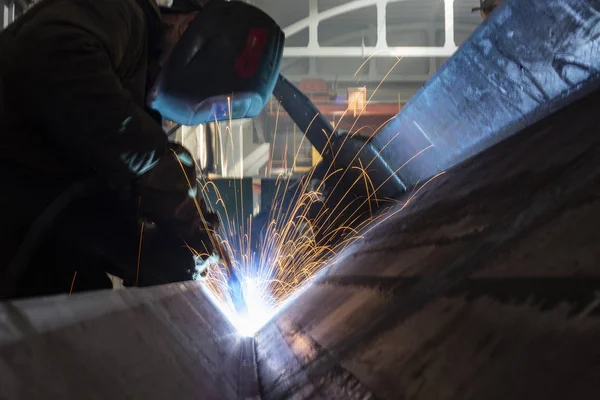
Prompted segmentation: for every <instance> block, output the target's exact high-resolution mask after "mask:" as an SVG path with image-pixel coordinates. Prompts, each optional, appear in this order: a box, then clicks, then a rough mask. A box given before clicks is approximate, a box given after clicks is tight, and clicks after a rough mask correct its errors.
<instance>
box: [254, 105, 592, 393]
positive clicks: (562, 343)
mask: <svg viewBox="0 0 600 400" xmlns="http://www.w3.org/2000/svg"><path fill="white" fill-rule="evenodd" d="M598 105H600V94H599V93H595V94H593V95H591V96H588V97H586V98H584V99H582V100H580V101H578V102H576V103H574V104H572V105H571V106H569V107H567V108H565V109H564V110H561V111H560V112H558V113H556V114H554V115H552V116H550V117H548V118H546V119H545V120H544V121H541V122H540V123H537V124H534V125H533V126H531V127H530V128H528V129H525V130H524V131H522V132H520V133H519V134H517V135H515V136H513V137H511V138H509V139H507V140H505V141H504V142H502V143H500V144H498V145H496V146H493V147H491V148H489V149H487V150H486V151H484V152H482V153H481V154H480V155H478V156H476V157H474V158H472V159H470V160H469V161H468V162H465V163H462V164H460V165H458V166H456V167H454V168H452V169H450V170H448V171H446V172H445V173H444V174H442V175H439V176H437V177H436V178H435V179H433V180H430V181H429V182H423V183H421V184H420V185H419V186H418V187H417V188H416V190H415V193H416V194H413V195H412V197H410V198H409V196H411V195H410V194H407V195H405V197H404V198H402V199H401V201H402V200H403V201H404V202H405V203H404V204H403V205H398V206H397V208H396V209H395V210H394V211H393V213H392V215H391V217H390V218H389V219H388V220H386V221H385V222H383V223H382V224H380V225H379V226H378V227H377V228H376V229H373V230H371V231H370V232H368V233H365V234H364V238H363V240H360V241H357V242H356V243H355V244H354V245H353V246H352V247H351V248H349V249H348V250H347V251H346V252H345V253H343V254H340V255H339V257H338V259H337V260H335V262H334V264H332V265H331V267H330V268H329V269H328V270H327V271H325V272H324V273H323V274H322V275H321V277H320V278H319V279H318V280H317V281H316V282H315V283H314V284H313V285H312V286H311V287H309V288H307V289H306V291H305V292H304V293H303V294H302V297H301V300H300V301H296V302H294V303H292V304H291V305H290V306H289V307H288V308H286V309H285V310H284V311H282V312H281V313H280V314H279V315H278V316H277V317H276V318H275V320H274V321H273V322H272V323H271V324H270V325H269V326H268V327H266V328H265V329H264V330H263V331H261V332H260V333H259V335H258V337H257V342H258V344H259V349H260V351H259V353H258V365H259V375H260V376H261V381H262V383H263V388H264V389H266V390H267V392H268V393H272V394H277V395H275V396H273V397H270V398H274V399H284V398H311V397H310V396H308V397H307V396H305V395H304V392H303V390H308V389H306V388H310V390H315V389H313V388H319V387H327V388H338V389H339V384H338V382H343V384H342V387H343V388H345V389H346V390H347V392H346V393H345V394H344V395H329V396H326V398H339V399H343V398H352V397H349V395H348V393H352V391H351V388H355V387H357V386H356V385H355V382H358V383H360V386H359V388H360V390H359V393H360V396H359V397H358V398H368V397H373V398H380V399H390V400H392V399H398V398H405V399H440V398H444V399H464V398H476V399H507V398H510V399H557V400H558V399H563V398H567V397H568V398H588V397H590V396H592V397H593V396H594V393H598V392H599V391H600V383H599V382H598V380H597V379H596V377H597V376H599V375H600V369H599V368H600V367H599V366H598V363H597V360H598V357H600V350H599V349H598V348H597V346H596V345H595V343H596V342H597V340H598V339H600V319H599V318H598V317H599V316H600V297H599V294H600V269H599V267H598V266H599V264H598V261H599V260H600V246H598V243H599V242H598V240H599V239H598V235H597V226H598V224H599V223H600V196H599V195H598V193H600V137H598V135H596V134H595V133H594V132H596V130H597V126H598V124H599V123H600V116H599V115H598V113H597V112H596V110H597V107H598ZM567 133H568V134H567ZM273 326H276V327H277V330H278V331H279V332H280V333H279V335H280V336H281V337H282V338H284V339H283V340H281V339H280V340H274V339H273V338H274V337H277V331H275V330H274V327H273ZM289 352H291V353H292V354H293V355H294V359H295V360H296V364H294V363H290V364H288V365H289V369H288V370H286V371H285V373H284V374H283V376H281V375H279V376H278V378H277V379H274V378H273V377H272V374H273V371H272V369H271V368H270V367H269V365H270V364H269V362H270V361H269V360H271V358H269V359H267V356H268V355H272V354H289ZM294 365H295V366H294ZM332 371H338V373H337V374H336V373H333V372H332ZM340 374H341V375H342V376H345V377H346V379H339V376H340ZM361 390H362V391H361ZM338 393H340V391H338ZM294 396H297V397H294Z"/></svg>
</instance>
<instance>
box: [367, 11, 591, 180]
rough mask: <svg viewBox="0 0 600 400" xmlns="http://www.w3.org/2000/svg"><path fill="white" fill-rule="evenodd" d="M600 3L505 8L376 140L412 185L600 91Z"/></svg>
mask: <svg viewBox="0 0 600 400" xmlns="http://www.w3.org/2000/svg"><path fill="white" fill-rule="evenodd" d="M599 71H600V2H598V1H585V0H520V1H504V2H503V3H502V4H501V6H499V7H498V8H497V9H496V11H494V13H492V15H491V16H490V17H489V18H488V19H487V20H486V21H485V22H484V23H483V24H482V25H481V26H480V27H479V28H478V29H477V30H476V31H475V32H474V33H473V34H472V36H471V37H470V38H469V39H468V40H467V41H466V42H465V43H464V44H463V45H461V47H460V48H459V50H458V51H457V52H456V53H455V54H454V56H453V57H452V58H450V59H449V60H448V61H447V62H446V63H445V64H444V65H443V66H442V67H441V68H440V70H439V71H438V72H437V73H436V74H435V76H434V77H432V78H431V79H430V80H429V81H428V82H427V83H426V84H425V86H424V87H423V88H422V90H421V91H420V92H419V93H417V94H416V95H415V96H414V97H413V98H412V99H411V100H410V102H409V103H408V104H407V105H406V106H405V107H404V108H403V109H402V111H401V112H400V114H399V115H398V116H397V117H396V118H395V119H394V120H392V121H391V122H390V123H389V124H388V125H387V126H386V127H385V128H383V129H382V131H381V132H380V133H379V134H378V136H377V137H376V139H375V146H376V147H377V148H379V149H380V150H381V149H383V151H382V155H383V158H384V159H385V160H386V161H387V162H388V163H390V165H391V167H392V169H393V170H396V169H400V167H402V166H403V164H404V163H406V162H407V161H408V160H410V159H411V158H412V157H413V156H414V155H415V154H417V153H419V152H420V151H422V150H423V149H427V150H426V151H425V152H424V153H423V154H422V155H420V156H419V157H417V158H415V159H414V160H412V161H410V162H409V163H408V164H407V165H406V166H404V167H402V168H401V169H400V170H399V171H398V173H399V175H400V177H401V179H402V180H403V181H404V182H405V183H407V184H408V185H409V186H412V185H414V184H415V183H416V182H418V181H422V180H423V179H426V178H428V177H430V176H433V175H434V174H436V173H437V172H440V171H442V170H444V169H447V168H450V167H452V166H453V165H456V164H457V163H459V162H461V161H463V160H465V159H467V158H468V157H470V156H472V155H475V154H477V153H479V152H480V151H482V150H484V149H485V148H487V147H489V146H491V145H493V144H495V143H498V142H499V141H501V140H502V139H504V138H506V137H509V136H510V135H512V134H514V133H516V132H519V131H520V130H522V129H524V128H525V127H527V126H529V125H531V124H533V123H535V122H536V121H539V120H541V119H542V118H544V117H545V116H547V115H550V114H551V113H552V112H554V111H556V110H558V109H559V108H560V107H562V106H564V105H565V104H568V103H570V102H572V101H574V100H575V99H577V98H579V97H581V96H583V95H584V94H586V93H589V92H590V91H593V90H595V89H596V88H598V87H599V85H600V79H599V78H600V75H599Z"/></svg>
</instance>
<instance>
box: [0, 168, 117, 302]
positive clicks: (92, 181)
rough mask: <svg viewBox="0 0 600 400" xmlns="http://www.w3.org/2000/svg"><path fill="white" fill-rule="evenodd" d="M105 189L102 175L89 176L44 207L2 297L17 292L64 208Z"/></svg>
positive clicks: (14, 263)
mask: <svg viewBox="0 0 600 400" xmlns="http://www.w3.org/2000/svg"><path fill="white" fill-rule="evenodd" d="M105 189H106V183H104V182H103V181H102V180H100V178H98V177H91V178H86V179H84V180H81V181H78V182H75V183H74V184H72V185H71V186H69V187H68V188H67V189H66V190H65V191H64V192H62V193H61V194H60V195H59V196H58V197H57V198H56V199H54V201H53V202H52V203H50V205H48V206H47V207H46V208H45V209H44V211H43V212H42V213H41V214H40V216H39V217H38V218H37V219H36V220H35V221H34V223H33V224H32V225H31V228H30V229H29V231H28V232H27V235H26V236H25V239H24V240H23V242H22V243H21V245H20V246H19V248H18V250H17V253H16V254H15V256H14V257H13V258H12V260H11V262H10V264H9V265H8V268H7V269H6V273H5V276H4V279H3V280H2V286H1V288H0V299H8V298H11V297H14V296H15V295H16V292H17V283H18V282H19V280H20V279H21V278H22V277H23V276H24V275H25V272H27V268H29V265H30V263H31V260H32V258H33V257H34V256H35V254H36V253H37V251H38V249H39V247H40V244H41V243H43V239H44V237H45V236H46V235H47V234H48V232H49V231H50V229H51V228H52V226H53V225H54V223H55V222H56V220H57V219H58V217H60V215H61V214H62V213H63V212H64V210H65V209H66V208H67V207H68V206H69V205H70V204H71V203H73V202H75V201H77V200H81V199H84V198H86V197H89V196H91V195H92V194H95V193H98V192H101V191H103V190H105Z"/></svg>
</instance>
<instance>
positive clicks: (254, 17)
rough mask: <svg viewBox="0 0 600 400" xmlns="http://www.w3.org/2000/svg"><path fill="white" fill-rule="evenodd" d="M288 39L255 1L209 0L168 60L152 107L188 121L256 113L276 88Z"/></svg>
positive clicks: (165, 115) (152, 93)
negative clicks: (255, 4) (285, 42)
mask: <svg viewBox="0 0 600 400" xmlns="http://www.w3.org/2000/svg"><path fill="white" fill-rule="evenodd" d="M173 5H175V3H174V4H173ZM284 40H285V38H284V34H283V31H282V30H281V28H280V27H279V26H278V25H277V24H276V23H275V21H273V19H272V18H271V17H269V16H268V15H267V14H265V13H264V12H262V11H261V10H259V9H258V8H256V7H254V6H252V5H249V4H247V3H243V2H240V1H211V2H208V3H207V4H206V5H204V7H202V8H201V9H200V10H199V12H198V15H197V17H196V18H195V19H194V20H193V21H192V22H191V23H190V24H189V26H188V28H187V29H186V31H185V32H184V34H183V35H182V37H181V38H180V40H179V42H177V44H176V45H175V48H174V49H173V51H172V52H171V54H170V56H169V58H168V59H167V60H166V62H165V65H164V67H163V69H162V71H161V73H160V74H159V76H158V78H157V79H156V81H155V83H154V86H153V88H152V90H151V91H150V93H149V96H148V103H149V106H150V107H151V108H153V109H155V110H157V111H158V112H160V113H161V115H162V116H163V118H166V119H168V120H171V121H174V122H177V123H180V124H182V125H198V124H203V123H208V122H214V121H223V120H228V119H230V118H231V119H239V118H253V117H256V116H257V115H258V114H259V113H260V111H261V110H262V109H263V108H264V106H265V104H266V103H267V101H268V100H269V97H270V96H271V94H272V92H273V88H274V86H275V82H276V81H277V77H278V75H279V69H280V66H281V59H282V57H283V45H284Z"/></svg>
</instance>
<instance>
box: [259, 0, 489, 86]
mask: <svg viewBox="0 0 600 400" xmlns="http://www.w3.org/2000/svg"><path fill="white" fill-rule="evenodd" d="M250 2H251V3H252V4H254V5H256V6H258V7H260V8H262V9H263V10H265V11H266V12H268V13H269V14H270V15H271V16H273V18H275V20H276V21H277V22H278V23H279V24H280V25H281V26H282V28H284V31H285V33H286V37H287V39H286V40H287V43H286V50H285V53H284V56H285V60H284V64H283V67H282V71H283V73H284V74H286V76H288V77H289V78H290V79H291V80H293V81H300V80H302V79H306V78H315V77H319V78H324V79H326V80H327V81H330V82H331V81H339V82H348V83H350V82H355V81H357V80H361V81H362V82H380V81H381V80H382V79H383V78H384V77H386V76H387V78H386V81H387V82H406V83H409V82H412V83H423V82H425V81H426V80H427V79H428V78H429V77H430V76H431V75H432V74H433V73H434V72H435V71H436V70H437V68H438V67H439V66H440V65H441V64H442V63H443V62H444V61H445V60H446V59H447V58H448V57H450V56H451V55H452V54H453V53H454V51H455V50H456V49H457V46H459V45H460V44H461V43H462V42H463V41H464V40H465V39H466V38H467V37H468V36H469V35H470V34H471V33H472V32H473V30H474V29H475V28H476V27H477V26H478V25H479V24H480V23H481V17H480V15H479V14H478V13H472V12H471V8H472V7H475V6H477V5H478V3H479V2H478V1H477V0H296V1H277V0H251V1H250ZM369 57H372V59H371V60H369V62H367V63H365V65H364V66H362V65H363V63H364V62H365V60H367V59H368V58H369ZM399 57H402V58H403V59H402V60H401V61H400V62H398V63H397V61H398V58H399ZM395 64H397V65H395ZM361 66H362V68H361Z"/></svg>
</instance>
